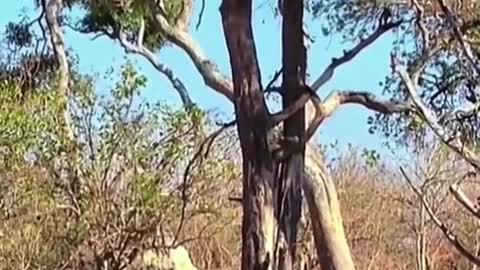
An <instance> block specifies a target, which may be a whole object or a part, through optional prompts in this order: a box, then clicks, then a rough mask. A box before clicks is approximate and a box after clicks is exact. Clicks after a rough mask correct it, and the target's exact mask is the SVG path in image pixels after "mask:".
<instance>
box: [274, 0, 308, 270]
mask: <svg viewBox="0 0 480 270" xmlns="http://www.w3.org/2000/svg"><path fill="white" fill-rule="evenodd" d="M280 8H281V9H282V15H283V25H282V62H283V84H282V94H283V99H282V100H283V107H284V108H287V107H289V106H290V105H291V104H292V103H294V102H295V101H296V100H297V99H298V98H299V97H300V95H301V94H302V91H304V85H305V69H306V48H305V46H304V44H303V0H285V1H283V6H282V7H280ZM283 130H284V132H283V133H284V136H285V137H297V138H301V137H302V135H303V133H304V131H305V111H304V109H301V110H299V111H298V112H297V113H296V114H294V115H292V116H291V117H290V118H289V119H288V120H286V121H285V122H284V126H283ZM304 150H305V149H304V148H303V149H300V151H298V152H294V153H292V154H291V155H290V156H289V157H288V158H287V159H286V160H284V161H283V162H282V164H281V174H280V175H279V178H278V181H277V188H278V189H279V190H278V191H279V192H278V197H277V199H279V200H280V201H279V206H280V207H279V208H278V210H277V215H278V216H277V218H278V220H279V223H280V224H279V226H280V232H281V233H280V235H279V236H280V240H279V241H280V246H279V250H278V261H279V267H278V268H279V269H282V270H286V269H293V267H294V264H295V253H296V242H297V228H298V222H299V221H300V216H301V209H302V182H303V172H304V166H305V161H304V160H305V158H304V154H305V151H304Z"/></svg>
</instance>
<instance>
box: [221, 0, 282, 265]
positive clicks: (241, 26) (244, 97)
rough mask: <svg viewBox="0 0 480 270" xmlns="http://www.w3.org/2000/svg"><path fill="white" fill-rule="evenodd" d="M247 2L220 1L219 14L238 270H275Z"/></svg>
mask: <svg viewBox="0 0 480 270" xmlns="http://www.w3.org/2000/svg"><path fill="white" fill-rule="evenodd" d="M251 5H252V3H251V0H224V1H223V3H222V5H221V7H220V12H221V15H222V23H223V29H224V33H225V39H226V43H227V47H228V51H229V55H230V65H231V69H232V77H233V84H234V105H235V114H236V118H237V128H238V135H239V139H240V146H241V148H242V157H243V168H242V169H243V200H242V202H243V220H242V269H245V270H247V269H248V270H251V269H258V270H264V269H273V268H272V262H273V253H274V244H275V243H274V242H275V241H274V239H275V231H276V227H277V226H276V222H275V217H274V203H273V180H274V179H273V177H274V176H273V171H274V168H273V167H274V162H273V160H272V155H271V153H270V151H269V149H268V145H267V133H268V130H267V125H266V123H267V119H268V110H267V107H266V104H265V100H264V96H263V91H262V86H261V78H260V70H259V67H258V61H257V56H256V49H255V43H254V40H253V34H252V28H251Z"/></svg>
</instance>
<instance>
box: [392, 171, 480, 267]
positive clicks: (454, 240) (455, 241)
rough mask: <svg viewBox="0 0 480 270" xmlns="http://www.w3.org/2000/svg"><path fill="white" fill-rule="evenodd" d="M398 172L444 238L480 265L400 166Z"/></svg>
mask: <svg viewBox="0 0 480 270" xmlns="http://www.w3.org/2000/svg"><path fill="white" fill-rule="evenodd" d="M400 172H401V173H402V175H403V177H404V178H405V180H406V181H407V183H408V185H409V186H410V187H411V188H412V189H413V191H414V192H415V194H416V195H417V196H418V198H419V199H420V200H421V202H422V204H423V206H424V207H425V210H427V213H428V215H429V216H430V218H431V219H432V221H433V222H434V223H435V225H436V226H437V227H438V228H439V229H440V230H441V231H442V232H443V234H444V236H445V238H447V240H448V241H449V242H450V243H451V244H452V245H453V246H454V247H455V248H456V249H457V250H458V251H459V252H460V253H461V254H462V255H463V256H465V257H466V258H467V259H468V260H469V261H471V262H472V263H474V264H476V265H480V258H478V257H477V256H475V255H474V254H473V253H472V252H470V251H468V249H467V248H466V247H465V245H464V244H463V243H462V241H461V240H460V239H458V237H457V236H456V235H455V234H454V233H453V232H452V231H451V230H450V229H449V228H448V227H447V225H445V224H444V223H443V222H442V221H441V220H440V219H439V218H438V217H437V216H436V215H435V213H434V212H433V210H432V207H430V205H429V203H428V202H427V200H426V199H425V196H424V195H423V193H422V191H421V190H420V189H418V188H417V187H416V186H415V185H414V184H413V183H412V180H411V179H410V178H409V177H408V175H407V174H406V172H405V170H404V169H403V168H402V167H400Z"/></svg>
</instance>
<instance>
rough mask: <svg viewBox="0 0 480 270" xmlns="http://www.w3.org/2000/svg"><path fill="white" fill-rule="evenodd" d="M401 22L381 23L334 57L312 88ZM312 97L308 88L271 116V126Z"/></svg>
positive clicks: (319, 85) (286, 117)
mask: <svg viewBox="0 0 480 270" xmlns="http://www.w3.org/2000/svg"><path fill="white" fill-rule="evenodd" d="M401 23H402V21H398V22H390V23H386V24H381V25H380V27H379V28H378V29H377V30H376V31H375V32H373V34H371V35H370V36H369V37H368V38H366V39H364V40H362V41H360V43H359V44H357V45H356V46H355V47H353V48H352V49H351V50H349V51H345V52H344V54H343V56H342V57H340V58H334V59H333V60H332V62H331V63H330V65H328V67H327V68H326V69H325V70H324V71H323V73H322V74H321V75H320V77H318V79H316V80H315V81H314V83H313V84H312V86H311V89H312V90H313V91H317V90H318V89H320V87H321V86H323V85H324V84H325V83H326V82H328V81H329V80H330V79H331V78H332V77H333V74H334V72H335V70H336V69H337V68H338V67H339V66H341V65H343V64H345V63H347V62H349V61H350V60H352V59H353V58H354V57H355V56H356V55H358V54H359V53H360V52H361V51H362V50H363V49H365V48H366V47H368V46H369V45H370V44H372V43H373V42H374V41H375V40H377V39H378V38H379V37H381V36H382V35H383V34H384V33H386V32H388V31H389V30H391V29H393V28H395V27H398V26H399V25H400V24H401ZM310 97H311V95H310V94H309V92H308V90H306V91H304V93H303V94H302V95H301V96H300V97H299V98H298V100H297V101H295V102H294V103H293V104H291V105H290V106H289V107H288V108H286V109H284V110H283V111H280V112H278V113H275V114H273V115H272V116H271V119H270V126H276V125H278V124H279V123H281V122H283V121H285V120H286V119H288V118H289V117H290V116H291V115H293V114H294V113H296V112H297V111H298V110H299V109H301V108H303V107H304V106H305V104H306V103H307V101H308V100H309V98H310Z"/></svg>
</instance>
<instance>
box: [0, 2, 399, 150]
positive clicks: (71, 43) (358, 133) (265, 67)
mask: <svg viewBox="0 0 480 270" xmlns="http://www.w3.org/2000/svg"><path fill="white" fill-rule="evenodd" d="M3 2H4V5H3V6H2V8H1V9H0V28H1V29H2V32H3V29H4V27H5V25H6V23H8V22H9V21H11V20H16V19H17V18H18V17H19V14H21V11H22V8H25V7H26V8H27V10H28V11H29V14H35V13H32V10H33V5H32V2H33V0H3ZM196 2H197V5H199V4H200V3H199V2H200V1H196ZM205 2H206V8H205V14H204V16H203V20H202V24H201V26H200V28H199V29H198V30H195V29H194V26H195V24H196V22H197V19H198V16H197V13H195V16H194V17H193V20H192V35H193V36H194V38H195V39H196V40H197V41H198V42H199V44H200V45H201V47H202V48H203V49H204V51H205V52H206V54H207V55H208V56H209V57H210V58H211V59H212V60H213V61H214V62H215V63H217V65H218V66H219V68H220V70H221V71H223V73H224V74H226V75H228V76H229V77H230V65H229V62H228V55H227V49H226V46H225V41H224V35H223V31H222V26H221V18H220V13H219V11H218V7H219V6H220V2H221V0H208V1H205ZM254 2H255V3H254V5H255V10H254V21H253V26H254V35H255V39H256V44H257V52H258V57H259V61H260V67H261V69H262V78H263V80H264V82H265V83H266V82H268V81H269V80H270V79H271V77H272V75H273V74H274V72H275V71H276V70H277V69H278V68H279V67H280V62H281V51H280V49H281V48H280V46H281V39H280V38H281V37H280V34H281V21H280V19H279V18H274V16H273V9H272V6H271V5H273V4H274V3H276V2H277V1H274V0H266V1H265V0H262V1H254ZM198 10H199V9H198V8H197V9H196V11H198ZM307 23H308V30H309V32H310V34H311V35H312V36H314V37H315V43H313V44H311V47H310V51H309V61H308V72H309V73H310V75H311V78H312V79H314V78H316V77H317V76H318V75H319V74H320V73H321V72H322V71H323V69H324V68H325V67H326V66H327V65H328V64H329V63H330V61H331V58H332V57H336V56H340V55H341V54H342V50H343V49H348V48H351V47H352V44H341V40H340V39H338V38H335V37H333V38H324V37H323V36H322V35H321V34H320V27H319V22H318V21H311V20H309V21H308V22H307ZM91 37H92V36H85V35H80V34H77V33H73V32H72V31H68V30H67V34H66V44H67V46H68V47H70V48H72V49H74V51H75V52H76V53H77V54H78V56H79V65H80V70H81V71H82V72H86V73H95V72H98V73H99V74H101V75H102V74H103V73H104V72H105V71H107V70H108V69H109V68H110V67H112V65H113V66H114V67H118V66H119V65H121V64H122V63H123V62H124V59H125V58H124V57H125V53H124V52H123V50H122V49H121V47H120V45H119V44H118V43H115V42H112V41H110V40H108V39H106V38H98V39H96V40H94V41H92V40H91ZM391 43H392V36H391V35H386V36H384V37H383V38H381V39H379V40H378V41H377V42H376V43H374V44H373V45H372V46H370V47H369V48H367V49H366V50H365V51H364V52H362V53H361V54H360V55H358V56H357V57H356V58H355V59H354V60H352V61H351V62H349V63H347V64H345V65H343V66H342V67H341V68H339V69H338V70H337V72H336V75H335V77H334V78H333V79H332V80H331V81H330V82H329V83H328V84H326V85H325V86H324V87H323V89H320V91H319V94H320V95H321V96H322V97H325V96H326V95H328V93H329V92H330V91H332V90H334V89H342V90H368V91H371V92H372V93H376V94H380V91H381V89H380V87H379V84H378V83H379V82H380V81H382V80H383V79H384V78H385V76H386V75H387V72H388V70H389V53H390V49H391ZM158 57H159V59H160V60H161V61H162V62H163V63H165V64H167V65H168V66H169V67H170V68H172V69H173V70H174V71H175V73H176V75H177V76H179V77H180V78H182V80H183V82H184V84H185V85H186V87H187V88H188V89H189V92H190V95H191V97H192V99H193V101H194V102H196V103H197V104H199V105H200V106H201V107H202V108H205V109H212V110H217V111H220V112H224V113H225V114H226V115H227V116H231V115H232V112H233V105H232V104H230V103H229V101H228V100H226V99H225V98H223V97H222V96H221V95H219V94H217V93H215V92H214V91H213V90H211V89H209V88H208V87H206V86H205V85H204V83H203V80H202V78H201V77H200V75H199V74H198V72H197V71H196V69H195V67H194V65H193V64H192V62H191V61H190V59H189V58H188V56H187V55H186V54H185V53H184V52H183V51H181V50H180V49H178V48H175V47H173V46H169V47H168V48H165V49H163V50H162V51H161V52H160V53H159V54H158ZM128 58H129V59H135V63H136V65H137V66H138V67H139V68H140V69H141V72H142V73H143V74H144V75H146V76H147V78H148V79H149V84H148V88H147V89H146V91H145V92H144V94H143V95H144V98H145V99H148V100H158V99H160V100H165V101H167V102H169V103H171V104H178V105H180V99H179V97H178V95H177V93H176V92H175V91H174V89H173V88H172V87H171V85H170V83H169V82H168V81H167V79H165V77H163V76H162V75H161V74H160V73H158V72H157V71H156V70H155V69H154V68H153V67H151V66H150V64H149V63H148V62H147V61H146V60H144V59H142V58H141V57H132V56H129V57H128ZM100 78H102V77H100ZM112 79H115V78H112ZM98 85H99V86H100V88H102V87H103V89H106V87H108V86H109V85H110V84H109V82H108V81H105V80H104V79H100V81H99V82H98ZM368 115H369V114H368V111H367V110H366V109H365V108H363V107H359V106H356V105H347V106H344V107H342V108H341V109H340V110H339V111H337V112H336V113H335V114H334V115H333V117H331V118H330V119H328V121H327V122H326V123H325V124H324V125H323V126H322V127H321V129H320V131H319V132H318V134H317V140H319V141H320V142H322V143H329V142H333V141H335V140H338V141H340V142H341V143H342V144H346V143H352V144H353V145H354V146H358V147H367V148H370V149H377V150H380V152H383V151H382V147H381V141H382V140H381V138H380V137H378V136H372V135H370V134H369V133H368V130H367V126H366V123H367V116H368ZM229 118H230V119H233V117H229Z"/></svg>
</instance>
